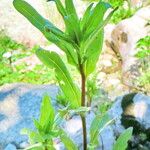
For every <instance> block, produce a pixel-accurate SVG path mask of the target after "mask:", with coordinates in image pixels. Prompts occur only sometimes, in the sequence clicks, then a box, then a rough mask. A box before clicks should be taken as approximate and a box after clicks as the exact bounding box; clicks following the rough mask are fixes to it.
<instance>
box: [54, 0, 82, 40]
mask: <svg viewBox="0 0 150 150" xmlns="http://www.w3.org/2000/svg"><path fill="white" fill-rule="evenodd" d="M52 1H54V2H55V4H56V7H57V9H58V11H59V13H60V14H61V16H62V18H63V19H64V23H65V26H66V32H67V33H68V34H69V36H70V37H71V38H72V40H74V41H75V42H77V43H79V41H80V36H81V31H80V25H79V20H78V16H77V13H76V10H75V7H74V4H73V1H72V0H66V1H65V5H66V8H65V7H64V6H63V4H62V3H61V1H60V0H52Z"/></svg>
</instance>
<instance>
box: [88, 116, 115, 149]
mask: <svg viewBox="0 0 150 150" xmlns="http://www.w3.org/2000/svg"><path fill="white" fill-rule="evenodd" d="M112 122H113V120H111V119H110V117H109V115H108V114H107V113H106V114H105V115H103V116H101V115H97V116H96V117H95V118H94V120H93V122H92V124H91V127H90V144H89V150H95V149H96V148H97V147H98V146H99V144H100V143H99V135H100V133H101V131H102V130H103V129H104V128H105V127H106V126H107V125H109V124H110V123H112Z"/></svg>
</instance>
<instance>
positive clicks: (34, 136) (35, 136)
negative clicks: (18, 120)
mask: <svg viewBox="0 0 150 150" xmlns="http://www.w3.org/2000/svg"><path fill="white" fill-rule="evenodd" d="M21 134H22V135H28V137H29V142H30V144H34V143H39V142H44V139H43V137H42V136H41V135H40V133H38V132H35V131H32V130H30V129H26V128H23V129H22V130H21Z"/></svg>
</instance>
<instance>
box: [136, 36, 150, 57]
mask: <svg viewBox="0 0 150 150" xmlns="http://www.w3.org/2000/svg"><path fill="white" fill-rule="evenodd" d="M149 43H150V36H145V37H144V38H142V39H140V40H139V41H138V42H137V50H138V52H137V54H136V57H138V58H145V57H147V56H149V55H150V44H149Z"/></svg>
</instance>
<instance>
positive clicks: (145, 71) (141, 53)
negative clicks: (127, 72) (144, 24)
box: [135, 35, 150, 91]
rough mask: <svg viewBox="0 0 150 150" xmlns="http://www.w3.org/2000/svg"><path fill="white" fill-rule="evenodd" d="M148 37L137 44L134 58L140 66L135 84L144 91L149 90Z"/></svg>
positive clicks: (149, 55) (149, 51)
mask: <svg viewBox="0 0 150 150" xmlns="http://www.w3.org/2000/svg"><path fill="white" fill-rule="evenodd" d="M149 43H150V36H148V35H147V36H145V37H144V38H142V39H140V40H139V41H138V42H137V53H136V54H135V56H136V57H137V58H138V59H139V61H140V63H141V66H140V69H139V71H140V73H141V75H140V77H139V78H137V82H138V84H139V86H140V87H142V88H144V90H145V91H149V89H150V86H149V85H150V75H149V74H150V64H149V63H148V62H149V59H150V44H149Z"/></svg>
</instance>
